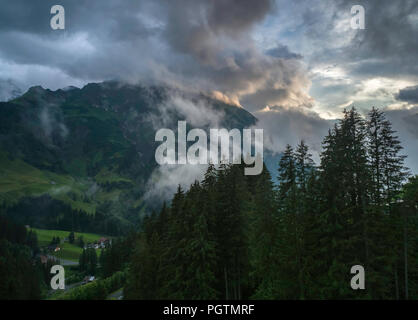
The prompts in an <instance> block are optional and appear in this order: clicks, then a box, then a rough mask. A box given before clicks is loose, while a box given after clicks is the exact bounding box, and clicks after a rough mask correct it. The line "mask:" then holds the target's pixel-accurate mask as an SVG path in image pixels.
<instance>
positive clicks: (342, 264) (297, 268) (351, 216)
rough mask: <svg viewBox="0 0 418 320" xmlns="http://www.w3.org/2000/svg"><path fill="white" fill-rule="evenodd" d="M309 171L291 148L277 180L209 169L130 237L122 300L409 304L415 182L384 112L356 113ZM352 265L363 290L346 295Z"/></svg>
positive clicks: (417, 243)
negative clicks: (362, 276)
mask: <svg viewBox="0 0 418 320" xmlns="http://www.w3.org/2000/svg"><path fill="white" fill-rule="evenodd" d="M323 148H324V149H323V152H322V154H321V163H320V164H319V165H318V166H316V165H315V164H314V163H313V161H312V159H311V156H310V154H309V150H308V147H307V146H306V145H305V144H304V142H303V141H302V142H300V144H299V145H298V146H294V147H291V146H288V147H287V149H286V151H285V153H284V155H283V157H282V158H281V161H280V164H279V173H278V174H279V183H278V185H274V184H273V183H272V180H271V177H270V173H269V172H268V171H267V170H264V171H263V173H262V174H261V175H259V176H245V175H244V173H243V167H242V166H240V165H222V166H221V167H220V168H217V169H216V168H215V167H213V166H210V167H209V169H208V170H207V172H206V175H205V178H204V179H203V180H202V181H200V182H197V181H196V182H195V183H194V184H193V185H191V186H190V189H189V190H187V191H185V190H182V188H181V187H179V188H178V191H177V193H176V194H175V195H174V198H173V199H172V202H171V205H167V206H164V207H163V208H162V210H161V211H160V212H158V213H154V214H153V215H152V216H150V217H148V218H146V219H145V220H144V222H143V230H142V231H141V232H140V233H139V239H138V241H137V243H136V249H135V253H134V254H133V256H132V259H131V260H132V261H131V266H130V272H129V276H128V280H127V284H126V286H125V297H126V298H128V299H248V298H254V299H408V298H409V299H417V298H418V272H417V270H418V268H417V267H418V256H417V254H418V251H417V250H418V215H417V214H418V212H417V206H418V189H417V188H418V179H417V177H410V178H409V180H408V178H407V177H408V171H407V169H406V168H404V166H403V160H404V156H402V153H401V149H402V147H401V146H400V143H399V141H398V140H397V138H396V135H395V133H394V132H393V130H392V129H391V124H390V123H389V122H388V121H387V120H386V119H385V116H384V114H383V113H382V112H381V111H379V110H377V109H373V110H371V111H370V113H369V115H368V118H367V120H365V119H363V118H362V117H361V116H360V115H359V114H358V112H357V111H356V110H355V109H351V110H348V111H345V112H344V117H343V119H342V120H340V121H339V122H338V123H337V124H336V125H335V127H334V128H333V129H332V130H330V131H329V134H328V135H327V137H325V139H324V142H323ZM354 265H361V266H363V267H364V269H365V273H366V290H356V291H355V290H352V289H351V287H350V279H351V277H352V274H350V269H351V267H352V266H354Z"/></svg>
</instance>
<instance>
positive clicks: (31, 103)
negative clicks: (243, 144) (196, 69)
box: [0, 82, 255, 235]
mask: <svg viewBox="0 0 418 320" xmlns="http://www.w3.org/2000/svg"><path fill="white" fill-rule="evenodd" d="M192 102H193V105H194V104H195V105H198V106H199V108H200V109H199V110H200V112H204V113H206V114H213V115H216V116H217V117H218V118H219V121H220V123H219V125H220V126H221V127H225V128H240V129H241V128H244V127H247V126H251V125H253V124H254V123H255V118H254V117H253V116H252V115H251V114H250V113H249V112H247V111H245V110H244V109H243V108H238V107H236V106H231V105H228V104H225V103H222V102H220V101H218V100H214V99H211V98H210V97H208V96H204V95H202V94H197V93H196V94H190V93H185V92H181V91H179V90H174V89H170V88H167V87H153V86H140V85H135V86H131V85H127V84H121V83H118V82H104V83H91V84H88V85H86V86H85V87H83V88H82V89H78V88H75V87H71V88H66V89H63V90H61V89H60V90H56V91H51V90H48V89H47V90H45V89H43V88H41V87H32V88H31V89H29V90H28V92H26V93H25V94H24V95H22V96H21V97H18V98H16V99H14V100H11V101H9V102H6V103H0V177H1V179H0V213H1V212H3V213H5V214H7V215H8V216H12V217H13V218H14V219H16V220H17V221H19V222H20V223H23V224H29V225H31V226H33V227H38V228H48V229H63V230H74V231H84V232H95V233H102V234H109V235H121V234H123V233H125V232H126V231H127V230H129V229H130V228H132V227H134V226H135V225H137V224H138V223H139V221H140V218H141V217H142V215H143V214H144V213H146V212H147V211H148V208H149V207H160V205H161V199H152V200H151V201H148V202H145V201H144V199H143V195H144V193H145V192H146V190H147V182H148V180H149V178H150V175H151V173H152V172H153V170H154V169H155V168H156V166H157V164H156V162H155V155H154V153H155V148H156V146H157V145H158V142H155V132H156V131H157V130H158V129H161V128H163V127H168V128H176V126H177V121H178V120H179V119H180V120H184V119H186V118H187V112H189V111H190V109H186V110H183V109H182V108H183V107H184V105H185V106H186V107H187V108H190V105H192ZM196 108H197V107H196ZM188 124H189V125H190V126H193V123H188ZM202 125H204V128H206V127H207V126H208V125H209V124H208V123H203V124H202Z"/></svg>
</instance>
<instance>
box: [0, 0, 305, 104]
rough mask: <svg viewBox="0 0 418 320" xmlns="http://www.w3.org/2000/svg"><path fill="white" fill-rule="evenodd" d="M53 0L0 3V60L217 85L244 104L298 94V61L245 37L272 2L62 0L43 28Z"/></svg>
mask: <svg viewBox="0 0 418 320" xmlns="http://www.w3.org/2000/svg"><path fill="white" fill-rule="evenodd" d="M53 4H55V2H52V1H42V2H41V3H40V4H39V3H35V2H33V1H32V2H28V1H22V0H20V1H19V0H16V1H13V2H11V1H7V2H4V4H3V7H4V8H5V9H4V10H2V11H1V13H0V21H1V26H2V28H1V29H0V44H1V45H0V59H1V60H2V61H6V62H7V63H14V64H18V65H19V66H23V65H25V66H34V65H36V66H44V67H47V68H49V69H51V68H52V69H53V70H55V72H57V71H61V72H62V73H63V74H65V75H66V77H69V78H73V79H77V80H79V81H83V80H84V81H91V80H93V81H100V80H106V79H110V78H114V79H121V80H127V81H131V82H132V81H157V82H165V83H167V84H169V85H173V86H181V87H183V88H185V87H187V88H189V89H195V90H202V91H219V92H222V93H223V94H224V95H226V96H227V97H228V98H230V99H232V100H234V101H238V100H243V101H246V102H248V103H249V105H248V108H249V109H251V110H255V109H259V108H263V107H264V106H265V105H266V104H267V103H276V104H277V103H284V101H283V97H284V96H295V93H297V94H296V95H297V96H300V97H301V98H302V99H301V101H300V102H298V104H303V101H304V100H307V94H306V92H305V91H306V89H307V86H308V85H309V81H307V79H306V75H305V74H304V71H303V70H302V68H301V65H300V64H299V63H298V62H291V63H288V62H287V61H286V60H287V59H291V58H299V56H298V55H295V54H293V53H292V52H291V51H290V50H288V49H287V47H285V46H280V45H279V46H278V47H277V49H276V51H272V52H270V54H265V53H264V52H263V50H262V49H260V48H258V47H257V45H256V43H255V41H254V39H253V37H252V30H253V28H254V27H255V25H257V24H258V23H260V22H262V21H263V20H264V19H265V18H266V17H267V16H268V15H269V13H271V12H273V11H274V10H275V6H274V2H273V1H272V0H260V1H250V0H245V1H243V0H239V1H238V0H218V1H206V0H177V1H167V0H158V1H151V0H147V1H121V0H119V1H116V0H114V1H81V0H80V1H74V0H72V1H69V0H63V1H61V2H60V4H61V5H63V6H64V8H65V11H66V30H65V31H52V30H51V29H50V27H49V21H50V18H51V15H50V13H49V11H50V8H51V6H52V5H53ZM6 44H7V45H6ZM272 53H273V54H272ZM274 53H275V54H274ZM1 60H0V63H1ZM27 68H29V67H27ZM49 69H48V70H49ZM26 73H28V72H26ZM39 77H40V78H42V79H45V78H46V77H45V76H44V77H42V76H41V75H39ZM52 85H53V84H52ZM47 86H48V85H47ZM263 91H265V92H268V93H269V94H268V98H269V99H268V101H264V100H263V99H262V97H263V95H262V92H263ZM286 91H289V92H286ZM274 97H277V99H274ZM295 99H296V98H295V97H293V100H295Z"/></svg>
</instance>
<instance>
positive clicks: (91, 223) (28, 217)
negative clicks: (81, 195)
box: [0, 194, 128, 236]
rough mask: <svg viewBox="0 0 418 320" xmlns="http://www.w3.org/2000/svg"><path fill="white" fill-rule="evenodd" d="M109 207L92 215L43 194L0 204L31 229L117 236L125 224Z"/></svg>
mask: <svg viewBox="0 0 418 320" xmlns="http://www.w3.org/2000/svg"><path fill="white" fill-rule="evenodd" d="M110 207H111V205H110V204H109V203H104V204H102V205H100V206H99V207H98V208H97V211H96V213H95V214H87V213H86V212H84V211H82V210H75V209H73V208H72V207H71V206H70V205H69V204H66V203H64V202H62V201H60V200H57V199H54V198H52V197H51V196H50V195H47V194H45V195H41V196H38V197H23V198H22V199H20V200H19V202H18V203H16V204H14V205H12V206H6V205H4V204H3V205H0V210H1V211H2V212H4V213H5V215H7V216H8V217H10V218H11V219H13V220H14V221H16V222H18V223H20V224H23V225H30V226H31V227H34V228H40V229H51V230H52V229H57V230H74V231H77V232H91V233H98V234H107V235H114V236H120V235H122V234H124V233H126V231H127V230H128V226H127V225H123V224H122V223H121V221H120V219H119V218H118V217H116V216H112V215H110V214H109V211H110Z"/></svg>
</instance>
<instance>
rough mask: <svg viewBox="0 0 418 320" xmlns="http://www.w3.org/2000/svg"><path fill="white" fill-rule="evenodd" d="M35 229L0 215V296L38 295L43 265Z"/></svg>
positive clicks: (23, 297) (35, 297)
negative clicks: (36, 259)
mask: <svg viewBox="0 0 418 320" xmlns="http://www.w3.org/2000/svg"><path fill="white" fill-rule="evenodd" d="M38 251H39V248H38V240H37V236H36V233H34V232H32V231H29V232H27V230H26V228H25V227H24V226H23V225H20V224H17V223H14V222H13V221H11V220H9V219H8V218H6V217H4V216H2V215H0V299H1V300H16V299H39V298H40V297H41V280H42V279H43V274H42V268H41V266H40V265H39V264H37V263H35V262H34V260H33V257H34V255H35V254H36V253H37V252H38Z"/></svg>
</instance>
